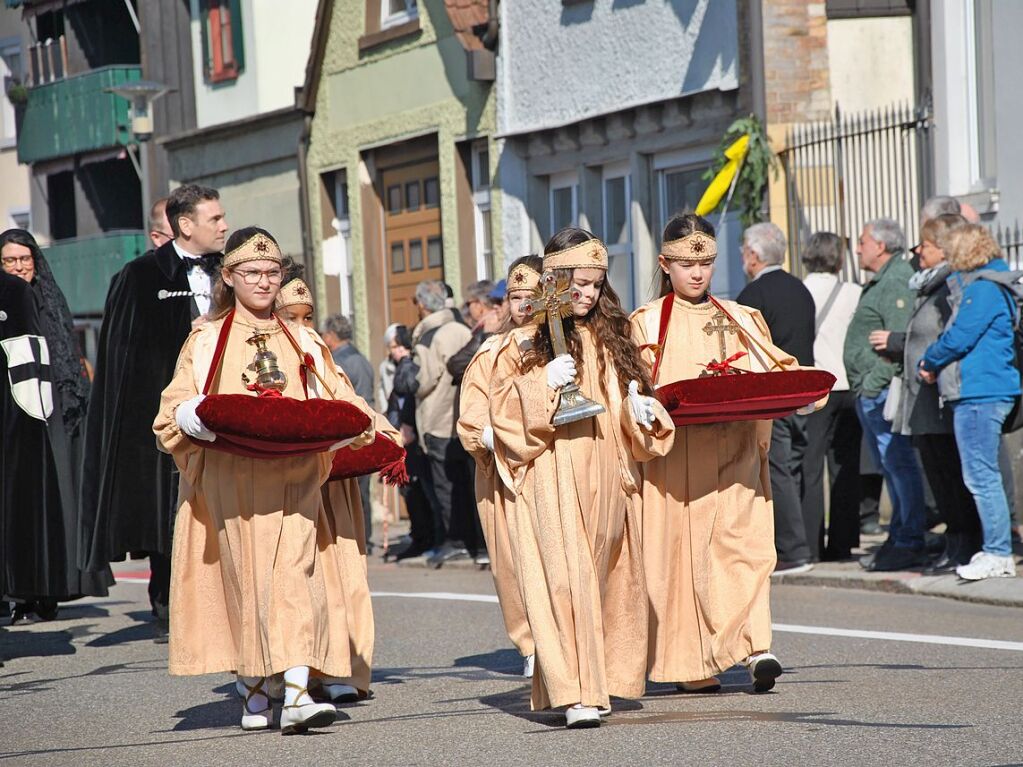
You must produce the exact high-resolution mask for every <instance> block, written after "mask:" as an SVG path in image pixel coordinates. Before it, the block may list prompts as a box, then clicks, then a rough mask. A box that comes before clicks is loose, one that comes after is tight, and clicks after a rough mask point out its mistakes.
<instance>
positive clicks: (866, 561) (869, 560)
mask: <svg viewBox="0 0 1023 767" xmlns="http://www.w3.org/2000/svg"><path fill="white" fill-rule="evenodd" d="M891 547H892V543H891V541H890V540H885V542H884V543H882V544H881V545H880V546H878V547H877V548H876V549H874V550H873V551H871V552H870V553H868V554H864V555H863V556H862V557H860V567H862V568H863V569H864V570H870V569H871V568H872V567H873V566H874V560H875V559H877V557H878V555H879V554H880V553H881V552H882V551H884V550H885V549H890V548H891Z"/></svg>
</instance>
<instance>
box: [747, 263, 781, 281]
mask: <svg viewBox="0 0 1023 767" xmlns="http://www.w3.org/2000/svg"><path fill="white" fill-rule="evenodd" d="M779 269H781V264H771V265H770V266H765V267H764V268H763V269H761V270H760V271H759V272H757V276H756V277H754V278H753V279H754V280H759V279H760V278H761V277H763V276H764V275H765V274H767V273H768V272H776V271H778V270H779Z"/></svg>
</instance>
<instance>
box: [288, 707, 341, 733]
mask: <svg viewBox="0 0 1023 767" xmlns="http://www.w3.org/2000/svg"><path fill="white" fill-rule="evenodd" d="M335 719H337V709H335V708H334V704H333V703H305V704H301V705H293V706H285V707H284V708H282V709H281V735H297V734H299V733H303V732H305V731H306V730H309V729H312V728H314V727H327V726H328V725H331V724H334V720H335Z"/></svg>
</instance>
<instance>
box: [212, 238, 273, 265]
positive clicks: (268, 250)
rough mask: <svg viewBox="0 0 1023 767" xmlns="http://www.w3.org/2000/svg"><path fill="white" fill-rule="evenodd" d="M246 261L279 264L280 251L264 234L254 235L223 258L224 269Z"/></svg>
mask: <svg viewBox="0 0 1023 767" xmlns="http://www.w3.org/2000/svg"><path fill="white" fill-rule="evenodd" d="M246 261H274V262H276V263H278V264H279V263H281V249H280V248H278V247H277V243H276V242H274V241H273V240H271V239H270V238H269V237H267V236H266V235H265V234H260V233H257V234H254V235H252V236H251V237H249V239H247V240H246V241H245V242H243V243H242V244H241V245H239V246H238V247H237V248H235V249H234V250H232V251H231V252H230V253H228V254H227V255H225V256H224V268H225V269H230V268H232V267H235V266H238V264H244V263H245V262H246Z"/></svg>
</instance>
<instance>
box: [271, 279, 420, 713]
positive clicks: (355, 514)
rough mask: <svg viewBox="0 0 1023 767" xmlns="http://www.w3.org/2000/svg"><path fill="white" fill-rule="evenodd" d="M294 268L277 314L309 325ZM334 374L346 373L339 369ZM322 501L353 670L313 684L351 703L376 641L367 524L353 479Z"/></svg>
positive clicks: (308, 298) (364, 693)
mask: <svg viewBox="0 0 1023 767" xmlns="http://www.w3.org/2000/svg"><path fill="white" fill-rule="evenodd" d="M297 267H298V265H294V266H293V267H292V268H290V269H288V276H287V278H286V280H287V281H286V282H285V283H284V285H283V286H282V287H281V292H280V294H279V295H278V296H277V301H276V305H277V312H278V314H279V315H280V316H281V317H282V318H283V319H288V320H291V321H292V322H294V323H296V324H298V325H302V326H304V327H307V328H310V329H313V328H314V327H315V324H314V321H313V313H314V306H313V294H312V291H311V290H310V289H309V286H308V285H306V284H305V282H304V281H303V280H302V279H301V278H300V277H299V276H298V275H299V274H301V269H299V268H297ZM337 373H338V375H339V376H344V372H343V371H341V370H340V369H338V370H337ZM373 420H374V427H375V428H376V429H377V430H378V431H381V432H383V433H384V434H387V436H389V437H391V438H392V439H393V440H394V441H395V442H398V441H399V439H400V437H399V436H398V432H397V431H395V430H394V428H393V427H392V426H391V424H389V423H388V422H387V419H386V418H384V417H383V416H381V415H380V414H379V413H376V412H374V414H373ZM323 505H324V508H325V509H326V511H327V516H326V519H327V522H328V525H329V533H330V535H331V537H332V538H333V539H334V541H335V545H336V547H337V549H338V552H339V554H340V555H341V563H340V564H341V569H342V571H343V573H344V588H345V603H346V606H347V608H348V613H347V614H348V635H349V642H350V645H351V647H350V650H351V656H352V674H351V676H348V677H343V678H330V677H317V678H314V680H313V682H314V684H316V683H318V684H319V685H320V687H321V688H322V690H323V692H324V693H325V694H326V695H327V696H328V697H329V698H330V700H331V701H332V702H334V703H353V702H355V701H357V700H361V699H364V698H367V697H369V683H370V679H371V677H372V668H373V642H374V623H373V604H372V601H371V600H370V595H369V580H368V572H367V568H366V523H365V518H364V516H363V513H362V497H361V495H360V493H359V486H358V483H357V480H356V479H355V478H354V477H353V478H351V479H343V480H336V481H334V482H327V484H325V485H324V486H323Z"/></svg>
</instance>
